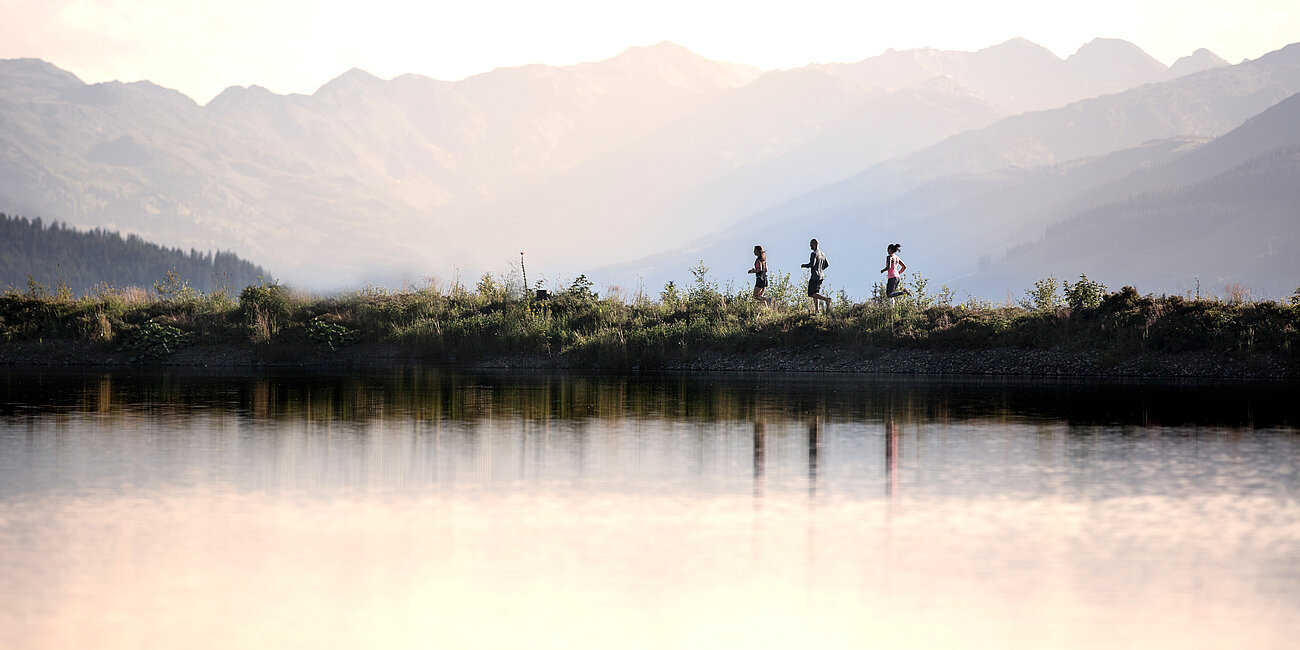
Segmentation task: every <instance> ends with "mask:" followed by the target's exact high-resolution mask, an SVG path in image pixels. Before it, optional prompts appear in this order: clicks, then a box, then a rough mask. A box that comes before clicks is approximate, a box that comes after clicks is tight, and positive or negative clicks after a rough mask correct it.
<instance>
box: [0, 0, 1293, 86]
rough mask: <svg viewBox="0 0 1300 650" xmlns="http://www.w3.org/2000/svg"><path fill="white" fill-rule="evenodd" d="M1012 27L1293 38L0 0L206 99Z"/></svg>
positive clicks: (313, 4) (118, 62) (1114, 4)
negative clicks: (659, 52) (241, 92)
mask: <svg viewBox="0 0 1300 650" xmlns="http://www.w3.org/2000/svg"><path fill="white" fill-rule="evenodd" d="M1014 37H1023V38H1027V39H1029V40H1031V41H1033V42H1035V43H1038V44H1039V45H1042V46H1044V47H1047V48H1048V49H1050V50H1052V51H1053V52H1055V53H1056V54H1057V55H1058V56H1062V57H1065V56H1069V55H1070V54H1072V53H1073V52H1074V51H1075V50H1076V49H1078V48H1079V46H1081V45H1083V44H1084V43H1086V42H1088V41H1090V40H1092V39H1093V38H1096V37H1106V38H1122V39H1125V40H1128V41H1131V42H1133V43H1135V44H1137V45H1138V46H1139V47H1141V48H1142V49H1144V50H1146V51H1147V53H1149V54H1151V55H1152V56H1154V57H1155V58H1156V59H1158V60H1160V61H1162V62H1164V63H1165V64H1171V63H1173V62H1174V61H1175V60H1176V59H1177V58H1178V57H1180V56H1184V55H1186V54H1189V53H1191V52H1192V51H1193V50H1195V49H1197V48H1200V47H1205V48H1209V49H1210V50H1211V51H1213V52H1214V53H1216V54H1218V55H1219V56H1221V57H1223V58H1225V59H1227V60H1228V61H1229V62H1231V63H1237V62H1239V61H1241V60H1242V59H1245V58H1256V57H1258V56H1260V55H1262V54H1265V53H1267V52H1270V51H1272V50H1275V49H1278V48H1280V47H1283V46H1285V45H1287V44H1289V43H1292V42H1297V41H1300V2H1296V1H1295V0H1090V1H1089V2H1078V1H1076V2H1071V3H1061V2H1056V1H1053V0H983V1H981V2H971V1H970V0H914V1H910V2H899V1H897V0H893V1H891V2H875V1H872V0H801V1H800V2H797V3H796V2H789V1H788V0H783V1H774V0H612V1H611V0H549V1H547V2H538V1H537V0H479V1H476V2H464V1H463V0H456V1H455V2H447V1H445V0H429V1H426V2H412V1H411V0H368V1H345V0H185V1H184V2H177V1H176V0H0V58H23V57H33V58H40V59H44V60H46V61H49V62H51V63H53V64H55V65H57V66H59V67H61V68H63V69H65V70H68V71H71V72H72V73H74V74H76V75H77V76H79V77H81V79H82V80H84V81H86V82H99V81H110V80H119V81H138V80H142V79H147V80H150V81H152V82H154V83H156V84H158V85H161V86H165V87H168V88H174V89H176V90H179V91H181V92H183V93H185V94H186V95H189V96H190V97H191V98H193V99H194V100H196V101H198V102H199V103H206V102H207V101H209V100H210V99H211V98H212V97H214V96H216V95H217V94H218V93H220V92H221V91H222V90H223V89H225V88H226V87H228V86H250V85H260V86H263V87H265V88H268V89H270V90H272V91H274V92H277V93H292V92H296V93H304V94H310V93H312V92H315V90H316V89H317V88H319V87H320V86H321V85H323V84H324V83H326V82H327V81H329V80H330V79H333V78H335V77H337V76H339V75H340V74H342V73H343V72H346V71H347V70H349V69H352V68H360V69H363V70H366V71H367V72H370V73H372V74H374V75H376V76H379V77H382V78H392V77H395V76H398V75H401V74H406V73H417V74H423V75H426V76H429V77H434V78H437V79H444V80H457V79H461V78H464V77H467V76H470V75H473V74H477V73H480V72H487V71H489V70H492V69H494V68H498V67H503V66H512V65H523V64H528V63H546V64H551V65H570V64H574V63H579V62H583V61H596V60H601V59H606V58H609V57H612V56H615V55H617V54H618V53H619V52H621V51H623V50H624V49H626V48H628V47H631V46H638V45H653V44H655V43H658V42H660V41H665V40H667V41H672V42H674V43H677V44H679V45H682V46H684V47H686V48H688V49H690V50H692V51H694V52H696V53H697V54H700V55H702V56H705V57H708V58H711V59H720V60H727V61H735V62H738V63H747V64H750V65H754V66H758V67H760V68H764V69H785V68H793V67H799V66H803V65H806V64H809V63H829V62H834V61H840V62H850V61H858V60H861V59H864V58H867V57H869V56H875V55H877V54H880V53H881V52H883V51H884V50H885V49H888V48H894V49H907V48H914V47H935V48H939V49H950V50H977V49H980V48H983V47H988V46H990V45H995V44H997V43H1001V42H1003V41H1006V40H1008V39H1010V38H1014Z"/></svg>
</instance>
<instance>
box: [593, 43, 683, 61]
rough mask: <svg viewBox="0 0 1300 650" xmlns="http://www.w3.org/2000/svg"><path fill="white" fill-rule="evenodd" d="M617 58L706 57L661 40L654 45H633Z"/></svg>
mask: <svg viewBox="0 0 1300 650" xmlns="http://www.w3.org/2000/svg"><path fill="white" fill-rule="evenodd" d="M614 58H615V59H622V58H628V59H648V58H653V59H664V58H690V59H704V57H702V56H700V55H698V54H696V53H694V52H692V51H690V50H689V49H687V48H685V47H682V46H681V45H678V44H676V43H674V42H672V41H660V42H658V43H655V44H654V45H633V46H632V47H629V48H627V49H626V50H623V52H622V53H621V54H619V55H618V56H616V57H614Z"/></svg>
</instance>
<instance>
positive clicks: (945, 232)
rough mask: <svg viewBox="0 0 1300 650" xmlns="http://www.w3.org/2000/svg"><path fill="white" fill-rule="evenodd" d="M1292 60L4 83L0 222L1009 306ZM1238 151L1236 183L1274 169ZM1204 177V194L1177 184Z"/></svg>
mask: <svg viewBox="0 0 1300 650" xmlns="http://www.w3.org/2000/svg"><path fill="white" fill-rule="evenodd" d="M1297 58H1300V52H1297V47H1296V46H1292V47H1290V48H1286V49H1284V50H1280V51H1278V52H1274V53H1271V54H1269V55H1266V56H1264V57H1261V58H1259V59H1257V60H1255V61H1247V62H1243V63H1241V64H1238V65H1233V66H1229V65H1227V63H1226V62H1224V61H1222V60H1221V59H1219V58H1218V57H1216V56H1214V55H1213V54H1212V53H1210V52H1208V51H1205V50H1198V51H1197V52H1195V53H1193V54H1191V55H1189V56H1188V57H1185V58H1183V59H1181V60H1179V61H1178V62H1176V63H1175V64H1174V65H1173V66H1169V67H1166V66H1164V65H1163V64H1161V63H1159V62H1158V61H1155V60H1154V59H1152V58H1151V57H1149V56H1147V55H1146V54H1145V53H1143V52H1142V51H1141V50H1140V49H1139V48H1137V47H1136V46H1134V45H1132V44H1130V43H1126V42H1123V41H1116V40H1110V39H1097V40H1095V41H1093V42H1091V43H1089V44H1087V45H1085V46H1084V47H1082V48H1080V49H1079V51H1078V52H1076V53H1075V54H1074V55H1072V56H1070V57H1067V58H1064V59H1061V58H1059V57H1056V56H1055V55H1054V54H1052V53H1051V52H1050V51H1048V50H1046V49H1044V48H1041V47H1039V46H1037V45H1034V44H1033V43H1030V42H1028V41H1025V40H1023V39H1014V40H1012V41H1008V42H1006V43H1003V44H1001V45H997V46H993V47H990V48H986V49H984V50H980V51H978V52H949V51H938V50H931V49H922V50H909V51H892V50H891V51H887V52H885V53H884V54H882V55H880V56H878V57H872V58H870V59H866V60H864V61H860V62H856V63H849V64H820V65H810V66H808V67H805V68H801V69H795V70H786V71H773V72H763V71H760V70H757V69H755V68H752V67H749V66H745V65H740V64H733V63H725V62H717V61H710V60H707V59H704V58H702V57H699V56H697V55H695V54H693V53H691V52H689V51H687V50H685V49H684V48H681V47H679V46H676V45H673V44H671V43H662V44H659V45H656V46H651V47H643V48H631V49H629V50H628V51H626V52H624V53H623V54H621V55H620V56H618V57H615V58H613V59H609V60H606V61H599V62H594V63H586V64H581V65H577V66H568V67H553V66H543V65H529V66H522V67H517V68H504V69H499V70H495V71H492V72H489V73H485V74H482V75H478V76H475V77H470V78H467V79H464V80H461V81H456V82H446V81H439V80H434V79H429V78H427V77H421V76H418V75H404V76H401V77H397V78H395V79H392V80H381V79H378V78H376V77H374V76H372V75H370V74H368V73H365V72H363V71H360V70H352V71H349V72H347V73H345V74H343V75H342V76H340V77H339V78H337V79H335V80H333V81H331V82H329V83H327V84H326V85H324V86H322V87H321V88H320V89H319V90H318V91H317V92H315V93H314V94H312V95H309V96H307V95H287V96H285V95H277V94H274V93H271V92H269V91H267V90H265V89H262V88H259V87H256V86H253V87H248V88H238V87H236V88H230V89H228V90H227V91H225V92H223V93H222V94H220V95H219V96H218V97H216V98H214V99H213V100H212V101H211V102H209V103H208V104H207V105H206V106H199V105H197V104H195V103H194V102H193V101H191V100H189V99H188V98H186V97H185V96H183V95H181V94H179V93H176V92H174V91H171V90H167V89H165V88H160V87H158V86H155V85H153V84H150V83H148V82H139V83H131V84H122V83H116V82H113V83H105V84H91V85H87V84H84V83H82V82H81V81H80V80H78V79H77V78H76V77H75V76H73V75H71V74H69V73H67V72H65V71H62V70H59V69H58V68H56V67H55V66H53V65H51V64H48V63H45V62H43V61H38V60H31V59H23V60H8V61H0V209H4V210H5V211H7V212H12V213H19V214H27V215H30V216H44V217H46V218H51V219H59V220H60V221H64V222H65V223H68V224H71V225H75V226H78V227H83V228H107V229H113V230H121V231H123V232H126V233H131V234H138V235H142V236H145V237H147V238H149V239H151V240H155V241H158V242H160V243H162V244H164V245H168V246H180V247H185V248H196V249H200V250H205V249H206V250H211V249H230V250H233V251H235V252H237V253H238V254H240V255H241V256H242V257H245V258H249V259H253V260H256V261H257V262H258V263H260V264H262V265H264V266H267V267H269V268H270V269H272V271H273V272H275V273H276V274H277V275H278V276H279V277H281V278H282V279H284V280H286V281H289V282H291V283H295V284H299V285H304V286H308V287H315V288H329V287H337V286H342V285H348V284H353V285H355V284H358V283H360V282H362V281H367V280H376V281H387V280H393V279H395V278H398V277H402V276H405V277H408V278H411V279H418V278H421V277H424V276H430V275H436V276H442V277H444V278H450V277H453V276H466V277H472V276H476V275H477V274H478V273H480V272H482V271H486V270H490V271H494V272H500V271H502V270H504V269H505V268H506V267H507V266H508V265H509V264H510V262H511V260H514V259H515V256H516V255H517V254H518V252H519V251H520V250H527V251H528V252H529V264H530V269H534V271H535V272H534V275H536V274H538V271H540V274H541V275H542V276H543V277H544V278H546V279H547V280H548V281H557V282H558V281H560V280H561V279H562V278H563V277H565V276H568V277H573V276H576V275H577V274H579V273H586V274H588V275H589V276H590V277H593V278H595V279H597V281H598V282H607V283H611V284H622V285H624V286H628V285H633V284H634V283H635V284H644V285H649V286H655V285H657V284H659V283H661V282H663V281H666V280H667V279H672V278H676V279H678V280H679V281H680V279H681V276H683V275H684V274H685V269H687V268H689V267H690V266H693V265H694V263H695V262H696V260H697V259H700V258H703V259H707V260H709V263H710V265H711V266H714V267H715V268H718V269H727V271H726V273H727V274H730V273H731V272H732V271H735V274H736V275H739V276H740V277H743V275H742V273H743V269H744V268H746V267H747V266H748V264H749V260H748V259H746V258H747V256H746V251H748V250H749V248H750V247H752V245H753V243H754V242H755V241H758V240H762V241H766V242H770V243H769V244H768V246H769V249H774V250H775V249H777V248H782V249H784V248H789V249H790V250H789V251H788V253H786V252H782V255H787V256H788V257H789V258H790V260H791V261H793V260H795V259H798V258H800V257H801V256H804V257H806V255H803V254H802V253H801V251H804V250H806V249H805V248H804V244H803V242H806V239H807V237H808V236H810V235H809V233H823V234H822V235H821V236H824V238H825V239H826V240H827V243H828V246H830V247H832V248H831V250H839V251H844V252H846V253H848V252H849V251H852V253H851V256H852V259H854V260H857V259H861V260H866V261H863V262H862V263H861V264H857V263H856V262H852V263H847V264H845V263H841V264H837V265H836V270H835V274H836V276H837V277H840V278H844V282H843V284H842V285H841V286H844V287H849V288H852V289H853V290H851V291H850V293H855V294H862V293H864V292H865V288H866V287H869V286H870V282H871V281H873V280H874V279H875V278H874V277H873V276H872V274H871V273H870V272H869V271H871V272H873V271H874V268H872V269H869V267H871V266H872V264H875V263H876V260H875V258H876V257H880V255H877V254H875V249H877V248H881V249H883V244H884V243H886V240H890V241H893V240H906V241H907V242H909V244H910V243H912V242H916V244H919V245H912V246H909V247H908V252H909V254H911V255H913V256H916V255H918V253H920V255H921V257H920V258H919V259H918V260H916V261H921V262H923V263H922V264H920V265H917V266H920V267H922V268H925V269H926V271H925V272H926V274H927V275H928V276H930V277H933V278H940V279H943V280H945V281H948V280H951V281H952V282H953V283H954V284H955V285H957V286H960V287H962V288H968V289H969V290H972V291H975V290H979V291H996V290H997V288H998V287H1000V286H1001V285H1000V284H999V283H1003V284H1005V283H1012V285H1011V286H1014V283H1016V282H1022V283H1023V282H1024V280H1023V279H1022V277H1021V276H1030V275H1033V274H1035V273H1037V272H1039V271H1037V270H1035V269H1036V267H1035V264H1037V263H1036V262H1035V263H1031V262H1030V260H1033V259H1035V258H1034V257H1033V255H1030V254H1029V253H1028V252H1025V251H1029V250H1030V248H1032V246H1031V245H1032V244H1033V243H1034V242H1036V241H1037V240H1038V239H1039V238H1044V237H1049V233H1054V232H1058V231H1059V228H1063V227H1065V226H1064V225H1062V224H1065V223H1067V222H1069V221H1070V220H1071V219H1072V218H1074V217H1076V216H1078V215H1080V214H1082V213H1083V212H1085V211H1086V209H1088V208H1089V207H1092V206H1095V205H1101V204H1102V203H1106V204H1116V205H1118V203H1119V202H1122V201H1123V200H1124V199H1125V198H1126V197H1128V196H1130V195H1134V194H1141V193H1144V192H1150V191H1152V190H1153V188H1156V187H1159V188H1160V190H1161V191H1172V190H1174V189H1177V188H1178V187H1182V186H1184V185H1186V184H1187V183H1189V182H1199V181H1202V180H1205V179H1206V178H1208V177H1209V176H1213V175H1214V174H1222V173H1225V172H1227V171H1229V167H1223V165H1218V166H1217V167H1216V166H1215V165H1211V164H1209V163H1206V162H1204V161H1202V162H1200V163H1197V162H1196V161H1197V160H1198V158H1196V157H1195V155H1196V154H1197V152H1199V151H1207V150H1208V151H1215V148H1214V147H1215V146H1218V147H1220V148H1225V147H1228V145H1227V144H1220V143H1219V141H1218V140H1216V138H1219V137H1220V136H1224V134H1226V133H1229V132H1230V131H1232V130H1233V129H1234V128H1236V127H1238V126H1241V125H1242V124H1243V123H1244V122H1245V121H1246V120H1247V119H1249V118H1251V117H1253V116H1255V115H1257V114H1260V113H1261V112H1263V111H1264V110H1265V109H1268V108H1269V107H1270V106H1273V105H1275V104H1278V102H1280V101H1282V100H1283V99H1286V98H1287V97H1289V96H1291V95H1293V94H1295V93H1296V92H1298V91H1300V66H1298V65H1297V62H1296V59H1297ZM1225 137H1226V136H1225ZM1239 140H1240V141H1238V140H1230V141H1229V142H1230V143H1232V142H1236V143H1237V144H1235V145H1233V146H1237V147H1239V150H1234V151H1235V152H1234V154H1233V156H1232V159H1233V160H1235V161H1236V164H1245V163H1247V162H1249V161H1251V160H1254V159H1255V158H1257V157H1258V156H1261V155H1264V154H1266V153H1269V152H1268V151H1263V150H1261V149H1262V148H1265V147H1267V145H1268V144H1269V142H1268V139H1267V138H1264V140H1263V141H1261V142H1255V143H1253V144H1243V143H1245V138H1244V136H1243V137H1242V138H1240V139H1239ZM1224 150H1225V151H1226V149H1224ZM1201 155H1202V156H1204V155H1208V154H1201ZM1224 155H1226V154H1224ZM1224 159H1225V160H1226V158H1224ZM1268 160H1273V159H1272V158H1270V159H1268ZM1260 164H1266V163H1260ZM1267 164H1272V163H1267ZM1279 164H1281V163H1279ZM1196 165H1202V167H1200V168H1198V169H1209V168H1214V169H1213V170H1212V172H1213V173H1211V174H1209V176H1207V175H1206V174H1204V173H1202V174H1201V176H1200V177H1198V178H1196V179H1194V180H1188V179H1189V178H1191V176H1189V175H1188V174H1187V173H1185V172H1182V171H1179V170H1180V169H1185V168H1188V169H1190V168H1192V167H1196ZM1205 165H1208V167H1205ZM1219 167H1223V168H1219ZM1098 193H1100V194H1098ZM1089 197H1094V198H1089ZM1170 200H1172V199H1170ZM1086 201H1094V203H1089V204H1087V205H1084V203H1081V202H1086ZM1052 228H1057V229H1058V230H1052ZM1293 229H1294V228H1293ZM935 233H939V234H941V235H942V236H935ZM1043 241H1044V242H1047V241H1048V240H1047V239H1044V240H1043ZM778 242H779V243H780V244H781V246H779V247H778V246H777V243H778ZM786 242H790V243H789V244H788V245H787V244H786ZM832 242H833V243H832ZM1042 245H1044V246H1048V244H1047V243H1043V244H1042ZM913 249H916V250H917V252H912V250H913ZM1013 249H1015V250H1016V251H1018V252H1017V253H1016V254H1015V255H1018V256H1020V257H1017V258H1016V259H1021V260H1024V262H1023V263H1020V264H1019V265H1017V264H1013V263H1012V262H1011V261H1010V260H1012V259H1013V257H1015V256H1007V253H1008V252H1009V251H1012V250H1013ZM1044 250H1046V249H1044ZM866 251H871V252H870V254H868V253H867V252H866ZM1004 256H1005V257H1006V259H1007V260H1008V261H1006V262H1003V260H1002V258H1003V257H1004ZM1026 256H1027V257H1026ZM839 259H846V260H847V259H849V258H846V257H840V258H839ZM1054 259H1055V261H1062V260H1061V259H1060V258H1059V257H1057V258H1054ZM1081 259H1082V258H1081ZM981 260H982V262H981ZM799 261H802V260H799ZM916 261H910V262H909V263H912V264H914V265H916ZM783 263H784V264H785V266H786V268H790V267H793V266H794V264H790V263H787V262H784V261H783ZM795 264H797V262H795ZM1082 271H1086V272H1088V273H1090V274H1093V273H1096V272H1097V271H1094V270H1093V269H1082ZM1051 272H1056V273H1058V274H1065V273H1066V271H1056V270H1052V271H1051ZM1152 277H1154V276H1152ZM1179 277H1181V276H1179ZM851 278H853V279H851ZM1146 278H1147V276H1139V277H1136V278H1135V279H1134V281H1133V282H1134V283H1138V282H1142V281H1143V280H1145V279H1146ZM1030 281H1032V278H1031V279H1030ZM1171 281H1172V280H1171ZM1279 281H1281V280H1279ZM1286 281H1287V282H1292V283H1293V284H1294V278H1292V279H1290V280H1286ZM1247 284H1251V283H1249V282H1247ZM1162 286H1163V285H1162ZM1144 288H1148V287H1144ZM1149 288H1150V289H1158V288H1161V287H1157V286H1150V287H1149ZM1269 290H1270V291H1272V290H1274V289H1273V288H1270V289H1269Z"/></svg>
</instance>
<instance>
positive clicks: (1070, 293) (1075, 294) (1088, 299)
mask: <svg viewBox="0 0 1300 650" xmlns="http://www.w3.org/2000/svg"><path fill="white" fill-rule="evenodd" d="M1061 286H1062V287H1064V288H1065V301H1066V303H1068V304H1069V305H1070V308H1071V309H1079V308H1081V307H1087V308H1089V309H1094V308H1096V307H1097V306H1098V305H1100V304H1101V300H1102V298H1105V297H1106V285H1104V284H1102V283H1100V282H1096V281H1093V280H1089V279H1088V276H1087V275H1085V274H1082V273H1080V274H1079V281H1078V282H1075V283H1074V284H1070V283H1069V282H1064V281H1063V282H1061Z"/></svg>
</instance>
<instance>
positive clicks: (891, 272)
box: [880, 244, 912, 302]
mask: <svg viewBox="0 0 1300 650" xmlns="http://www.w3.org/2000/svg"><path fill="white" fill-rule="evenodd" d="M902 249H903V245H902V244H890V245H889V248H888V249H886V250H888V251H889V255H888V256H887V257H885V268H883V269H880V272H881V273H888V275H886V276H885V277H886V278H888V282H887V283H886V285H885V297H887V298H889V299H890V302H893V299H894V298H897V297H898V296H910V295H912V292H911V291H908V290H907V287H902V288H901V289H900V288H899V285H901V284H902V283H903V280H902V278H901V277H899V276H901V275H902V274H903V272H904V271H906V270H907V265H906V264H904V263H903V260H902V259H901V258H899V257H898V251H900V250H902Z"/></svg>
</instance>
